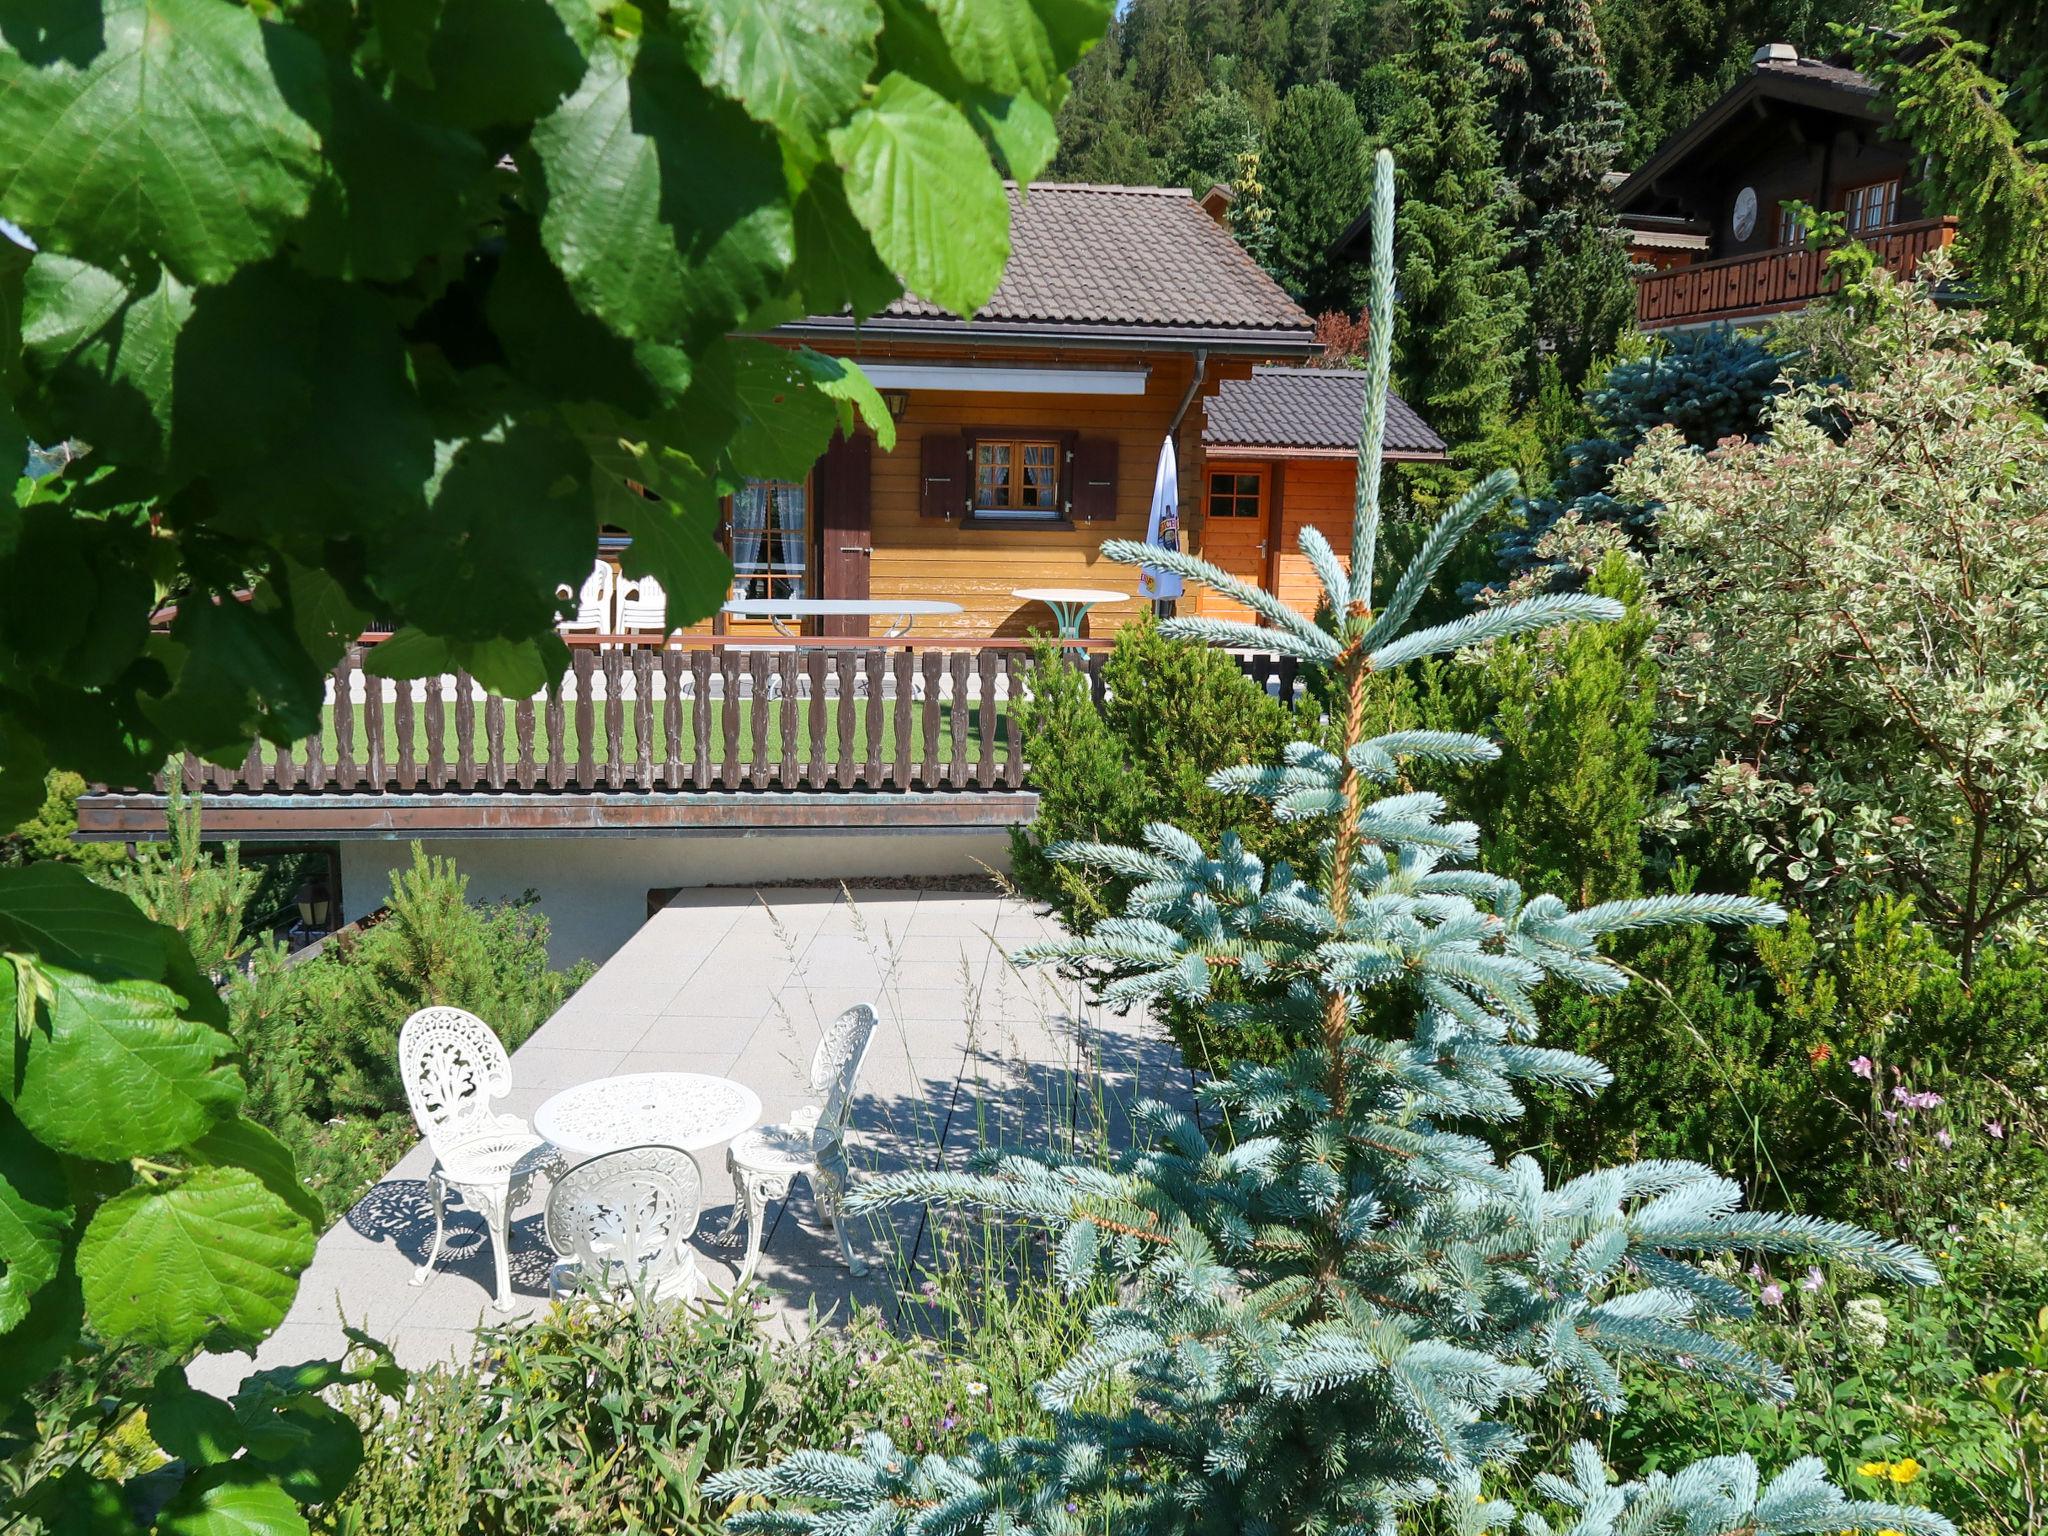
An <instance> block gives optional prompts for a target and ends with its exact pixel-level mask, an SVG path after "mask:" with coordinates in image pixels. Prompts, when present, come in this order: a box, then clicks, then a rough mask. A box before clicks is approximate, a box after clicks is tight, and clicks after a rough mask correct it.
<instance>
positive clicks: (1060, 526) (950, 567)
mask: <svg viewBox="0 0 2048 1536" xmlns="http://www.w3.org/2000/svg"><path fill="white" fill-rule="evenodd" d="M976 360H977V361H981V362H991V363H993V362H1001V363H1006V364H1007V363H1029V362H1051V361H1058V362H1060V363H1063V364H1065V365H1068V366H1071V365H1072V364H1073V363H1074V361H1075V356H1074V354H1072V353H1065V354H1061V355H1058V356H1057V357H1055V355H1054V354H1051V353H1046V354H1043V355H1038V356H1034V355H1031V354H1025V353H1021V352H1018V351H1013V350H1004V351H1001V352H997V351H995V350H993V349H991V350H987V351H984V352H983V353H981V354H980V355H979V356H978V357H977V359H976ZM1087 361H1088V362H1090V363H1099V364H1100V365H1101V366H1104V367H1124V368H1128V367H1149V368H1150V370H1151V373H1150V377H1149V378H1148V379H1147V381H1146V388H1145V392H1144V393H1143V394H1142V395H1125V396H1114V395H1024V394H995V393H979V392H968V391H954V390H944V391H942V390H935V389H915V390H911V391H910V392H909V398H908V402H907V404H906V406H905V409H904V411H903V414H902V416H901V417H900V418H899V419H898V420H897V423H896V447H895V450H894V451H893V452H890V453H883V452H881V451H880V450H877V451H876V453H875V455H874V495H873V502H872V505H873V516H874V551H875V552H874V555H873V557H872V559H871V562H870V579H869V589H870V594H871V596H872V597H874V598H875V599H877V600H886V599H888V598H892V597H897V598H909V599H924V598H936V599H941V600H947V601H951V602H956V603H959V604H960V605H961V608H962V610H963V611H962V612H961V613H959V614H957V615H954V616H952V617H948V618H938V619H921V620H919V621H918V625H917V629H916V631H915V632H916V633H917V634H918V635H920V636H927V637H958V638H962V639H965V638H973V637H982V636H1000V637H1021V636H1023V635H1025V634H1028V633H1029V632H1030V631H1032V630H1034V629H1037V630H1046V631H1049V630H1050V628H1051V617H1050V615H1049V614H1048V613H1047V612H1046V609H1045V606H1044V604H1042V603H1035V602H1023V601H1020V600H1019V599H1017V598H1015V597H1012V596H1011V595H1010V591H1011V589H1012V588H1013V587H1047V586H1087V587H1102V588H1109V589H1113V590H1116V591H1119V592H1129V593H1130V594H1132V599H1133V600H1132V601H1131V602H1129V603H1123V604H1117V605H1113V606H1104V607H1100V608H1097V609H1096V610H1095V611H1094V613H1092V614H1091V615H1090V617H1089V633H1090V634H1094V635H1107V634H1110V633H1113V632H1114V631H1115V630H1116V629H1118V628H1120V627H1121V626H1123V625H1124V624H1128V623H1131V622H1132V621H1134V620H1136V619H1137V618H1138V617H1139V616H1140V615H1141V614H1143V613H1144V612H1145V611H1146V605H1145V604H1144V603H1142V602H1140V601H1138V600H1137V588H1138V573H1137V571H1136V570H1134V569H1132V568H1131V567H1129V566H1123V565H1114V564H1112V563H1110V562H1109V561H1107V560H1105V559H1103V558H1102V544H1103V541H1104V540H1105V539H1112V538H1131V539H1141V538H1143V537H1144V536H1145V524H1146V518H1147V515H1148V514H1149V512H1150V510H1151V505H1152V477H1153V473H1154V470H1155V468H1156V466H1157V464H1158V462H1159V445H1160V442H1161V440H1162V439H1163V437H1164V435H1165V432H1166V428H1167V425H1168V423H1170V422H1171V421H1172V419H1173V413H1174V411H1175V409H1176V408H1177V407H1178V406H1179V405H1180V402H1181V397H1182V396H1183V395H1184V394H1185V393H1186V391H1187V387H1188V383H1189V380H1190V379H1191V377H1192V371H1193V360H1192V358H1190V357H1188V356H1186V355H1184V354H1176V353H1149V354H1146V355H1143V356H1115V355H1103V356H1097V355H1095V354H1092V353H1091V354H1087ZM1247 371H1248V368H1247V365H1245V364H1242V363H1236V362H1234V361H1225V362H1222V363H1220V364H1219V362H1218V361H1217V360H1215V359H1213V358H1212V359H1211V362H1210V367H1209V371H1208V380H1207V382H1208V385H1209V387H1210V388H1211V389H1213V387H1214V385H1215V384H1216V383H1217V382H1218V381H1219V380H1220V379H1221V378H1222V377H1235V376H1241V375H1243V374H1244V373H1246V372H1247ZM1204 393H1207V391H1206V390H1205V391H1204ZM991 428H996V429H1005V430H1008V429H1014V430H1015V431H1016V433H1017V434H1018V436H1019V437H1029V436H1032V435H1034V434H1037V435H1041V436H1059V435H1062V434H1065V433H1070V432H1071V433H1075V434H1078V435H1079V437H1080V438H1082V439H1084V440H1087V439H1109V440H1111V441H1113V442H1114V444H1115V454H1116V472H1115V482H1116V485H1115V499H1114V507H1115V512H1114V516H1112V517H1108V518H1104V519H1101V520H1097V521H1082V520H1079V519H1075V520H1072V521H1071V522H1069V521H1068V520H1065V519H1062V520H1061V521H1060V522H1059V523H1056V524H1053V523H1048V524H1033V523H1030V522H1027V521H1022V520H1020V521H1018V522H1017V523H1016V524H1014V525H1011V526H1000V525H998V526H991V525H989V524H988V523H986V522H977V523H976V524H974V525H973V526H963V519H962V518H961V517H959V516H957V515H956V516H953V517H943V518H942V517H935V516H929V515H926V514H927V511H928V510H929V503H928V498H927V496H926V492H925V485H926V479H927V473H928V466H927V464H926V461H925V454H924V440H925V437H926V435H927V434H934V435H936V434H945V435H946V437H947V438H948V439H949V440H950V441H957V440H958V438H959V435H960V434H963V433H967V432H974V431H985V430H987V429H991ZM1200 434H1201V402H1200V401H1199V400H1198V401H1196V402H1195V403H1194V404H1193V405H1191V406H1190V407H1189V409H1188V413H1187V416H1186V418H1185V419H1184V420H1183V423H1182V427H1181V431H1180V433H1179V439H1178V444H1177V446H1178V449H1179V453H1180V463H1181V499H1182V505H1183V507H1186V506H1189V505H1192V504H1193V503H1194V502H1195V501H1196V500H1197V498H1198V497H1199V496H1200V494H1201V484H1202V481H1201V449H1200V440H1201V439H1200ZM947 456H948V457H950V456H951V453H950V448H949V450H948V455H947ZM1077 457H1079V454H1077ZM962 462H963V464H964V460H963V461H962ZM962 473H964V468H963V471H962ZM1072 474H1073V466H1072V465H1063V466H1062V475H1063V477H1065V478H1064V479H1063V483H1062V499H1064V498H1065V496H1066V495H1067V494H1068V493H1069V491H1070V488H1071V484H1072V481H1071V476H1072ZM964 494H965V488H964V487H962V490H961V497H962V498H964ZM957 504H961V503H960V502H959V501H956V505H957ZM877 632H878V633H879V631H877Z"/></svg>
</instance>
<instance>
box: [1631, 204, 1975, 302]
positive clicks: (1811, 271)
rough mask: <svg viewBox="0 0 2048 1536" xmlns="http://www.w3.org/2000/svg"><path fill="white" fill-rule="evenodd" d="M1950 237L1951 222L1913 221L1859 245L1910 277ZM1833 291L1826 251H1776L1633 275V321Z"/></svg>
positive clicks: (1813, 296)
mask: <svg viewBox="0 0 2048 1536" xmlns="http://www.w3.org/2000/svg"><path fill="white" fill-rule="evenodd" d="M1955 237H1956V221H1955V220H1954V219H1952V218H1938V219H1920V220H1918V221H1916V222H1914V223H1911V224H1899V225H1895V226H1894V227H1892V228H1891V229H1888V230H1885V231H1883V232H1882V233H1880V234H1876V235H1872V236H1870V237H1868V238H1867V239H1865V241H1864V244H1866V245H1868V246H1869V247H1870V249H1871V250H1872V251H1873V252H1874V253H1876V255H1877V258H1878V260H1879V261H1880V262H1881V263H1883V265H1884V266H1885V268H1886V269H1887V270H1888V271H1891V272H1894V273H1897V274H1898V275H1899V276H1901V277H1910V276H1911V275H1912V274H1913V272H1914V270H1915V269H1916V268H1917V267H1918V266H1919V265H1920V258H1921V257H1923V256H1925V255H1926V254H1927V253H1928V252H1929V251H1932V250H1936V249H1938V248H1940V247H1942V246H1945V245H1949V244H1951V243H1952V242H1953V241H1954V240H1955ZM1834 286H1835V279H1834V278H1833V276H1832V275H1831V274H1830V273H1829V272H1828V266H1827V252H1826V251H1824V250H1821V249H1818V248H1816V247H1813V246H1784V247H1780V248H1779V249H1777V250H1772V251H1759V252H1758V253H1756V254H1755V255H1752V256H1730V257H1727V258H1726V259H1724V260H1721V261H1707V262H1701V263H1700V264H1699V265H1697V266H1691V267H1674V268H1672V269H1670V270H1669V271H1664V272H1651V273H1648V274H1645V275H1644V276H1641V277H1638V278H1637V279H1636V322H1637V324H1639V325H1640V326H1642V328H1643V329H1644V330H1658V329H1665V328H1669V327H1672V326H1678V325H1700V324H1706V323H1710V322H1714V321H1720V320H1743V319H1749V318H1752V317H1754V316H1758V315H1768V314H1775V313H1777V312H1778V311H1780V310H1786V309H1797V308H1799V307H1800V306H1801V305H1805V304H1810V303H1811V302H1813V300H1815V299H1817V298H1820V297H1821V296H1822V295H1823V294H1825V293H1828V292H1829V291H1831V290H1832V289H1833V287H1834Z"/></svg>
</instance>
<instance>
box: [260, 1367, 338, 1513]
mask: <svg viewBox="0 0 2048 1536" xmlns="http://www.w3.org/2000/svg"><path fill="white" fill-rule="evenodd" d="M235 1417H236V1419H237V1421H238V1422H239V1423H240V1424H241V1426H242V1431H243V1433H244V1434H245V1435H246V1436H247V1437H248V1442H249V1454H250V1456H251V1457H252V1458H253V1459H254V1460H256V1461H260V1462H263V1463H264V1464H265V1469H266V1470H267V1471H268V1472H269V1473H270V1474H271V1475H272V1476H273V1477H275V1478H276V1479H277V1481H278V1483H279V1485H280V1486H281V1487H283V1489H284V1490H285V1492H287V1493H289V1494H290V1495H291V1496H292V1497H293V1498H295V1499H297V1500H298V1501H299V1502H300V1503H301V1504H325V1503H327V1502H328V1501H329V1500H331V1499H335V1498H338V1497H339V1496H340V1494H341V1491H342V1490H343V1489H344V1488H346V1487H347V1486H348V1481H349V1479H350V1478H352V1477H354V1476H355V1475H356V1468H357V1467H359V1466H361V1465H362V1462H363V1436H362V1432H361V1431H360V1430H358V1429H357V1428H356V1426H355V1421H354V1420H352V1419H350V1418H349V1417H348V1416H347V1415H346V1414H344V1413H342V1412H340V1411H339V1410H337V1409H335V1408H332V1407H330V1406H328V1404H327V1403H326V1402H324V1401H322V1399H321V1398H320V1396H319V1394H318V1393H315V1392H284V1391H279V1390H277V1389H276V1388H275V1387H274V1386H272V1385H271V1384H269V1383H267V1382H264V1381H262V1380H260V1379H259V1380H258V1382H257V1383H256V1384H255V1385H254V1386H253V1387H252V1388H247V1389H245V1390H243V1391H241V1392H238V1393H237V1394H236V1395H235Z"/></svg>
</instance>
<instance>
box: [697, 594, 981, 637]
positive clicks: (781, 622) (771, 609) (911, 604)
mask: <svg viewBox="0 0 2048 1536" xmlns="http://www.w3.org/2000/svg"><path fill="white" fill-rule="evenodd" d="M721 611H722V612H725V613H729V614H731V615H733V616H734V617H735V618H742V619H767V620H768V621H769V622H770V623H772V624H773V625H774V626H775V632H776V633H777V634H778V635H794V634H795V633H796V631H795V630H793V629H791V628H790V627H789V624H788V621H789V620H791V619H794V620H796V621H797V622H798V623H802V622H803V621H804V620H805V619H874V618H887V619H892V620H894V621H895V622H894V627H892V628H891V629H890V630H889V632H888V634H887V635H886V636H885V637H884V638H885V639H889V640H894V639H896V638H897V637H898V636H899V635H907V634H909V633H910V626H911V625H912V624H914V623H915V622H916V621H917V620H919V619H921V618H932V617H936V616H938V615H940V614H949V613H959V612H961V607H960V605H959V604H958V603H947V602H938V601H934V600H931V599H924V598H857V597H749V598H743V599H740V600H739V601H736V602H730V603H727V604H726V605H725V606H724V608H723V609H722V610H721Z"/></svg>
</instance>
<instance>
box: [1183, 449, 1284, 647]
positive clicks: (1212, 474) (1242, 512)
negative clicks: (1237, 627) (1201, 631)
mask: <svg viewBox="0 0 2048 1536" xmlns="http://www.w3.org/2000/svg"><path fill="white" fill-rule="evenodd" d="M1268 489H1269V478H1268V475H1267V466H1265V465H1263V464H1211V465H1209V467H1208V469H1207V470H1206V471H1205V473H1204V476H1203V481H1202V548H1201V556H1202V558H1203V559H1204V560H1207V561H1208V562H1209V563H1210V564H1211V565H1217V566H1221V567H1222V568H1223V569H1224V570H1226V571H1228V572H1229V573H1230V574H1231V575H1233V576H1235V577H1237V578H1239V579H1240V580H1242V581H1248V582H1251V583H1253V584H1254V585H1262V584H1263V583H1264V582H1265V580H1266V566H1267V559H1266V555H1267V549H1268V547H1269V543H1270V538H1271V535H1270V533H1269V531H1268V527H1267V524H1268V521H1269V514H1270V510H1271V498H1270V496H1269V495H1268V494H1267V493H1268ZM1192 595H1193V596H1194V599H1195V612H1196V613H1198V614H1200V615H1202V616H1203V617H1204V618H1212V619H1236V620H1238V621H1239V622H1241V623H1247V624H1249V623H1255V622H1256V616H1255V615H1254V614H1253V613H1252V611H1251V610H1250V609H1249V608H1247V607H1245V606H1244V604H1242V603H1236V602H1232V601H1231V600H1230V599H1228V598H1226V597H1219V596H1218V595H1217V594H1216V593H1214V592H1211V591H1209V590H1208V589H1207V588H1206V587H1198V588H1195V589H1194V591H1193V593H1192Z"/></svg>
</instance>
